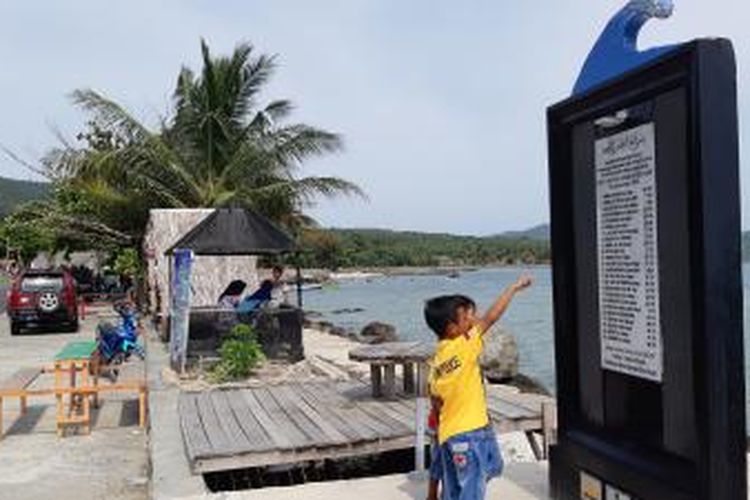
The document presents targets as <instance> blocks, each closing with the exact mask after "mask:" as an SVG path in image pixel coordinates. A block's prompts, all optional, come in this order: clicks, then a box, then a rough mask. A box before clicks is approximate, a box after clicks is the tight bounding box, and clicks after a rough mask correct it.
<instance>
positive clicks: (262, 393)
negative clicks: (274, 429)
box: [252, 387, 312, 448]
mask: <svg viewBox="0 0 750 500" xmlns="http://www.w3.org/2000/svg"><path fill="white" fill-rule="evenodd" d="M252 392H253V395H254V396H255V397H256V398H257V399H258V402H259V403H260V404H261V406H263V408H264V409H265V410H266V412H268V415H269V416H270V417H271V419H272V420H273V421H274V422H276V425H277V426H278V427H279V428H281V429H282V432H283V433H284V434H285V435H286V436H287V437H288V438H289V440H290V441H291V443H292V447H294V448H305V447H308V446H310V445H311V444H312V442H311V441H310V438H308V437H307V435H306V434H305V433H304V432H302V431H301V430H300V429H298V428H297V426H296V425H295V423H294V422H293V421H292V420H290V419H289V416H288V415H287V414H286V412H285V411H284V409H283V408H281V406H279V404H278V403H277V402H276V400H275V399H274V397H273V396H272V395H271V393H269V392H268V391H267V390H266V389H264V388H262V387H260V388H256V389H252Z"/></svg>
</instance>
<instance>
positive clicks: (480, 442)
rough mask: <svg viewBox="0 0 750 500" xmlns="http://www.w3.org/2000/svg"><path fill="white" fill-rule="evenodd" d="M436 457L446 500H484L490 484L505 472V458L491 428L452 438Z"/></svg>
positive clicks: (443, 495) (431, 469) (441, 447)
mask: <svg viewBox="0 0 750 500" xmlns="http://www.w3.org/2000/svg"><path fill="white" fill-rule="evenodd" d="M435 454H436V455H438V457H437V458H438V459H439V462H440V464H441V467H440V469H442V470H440V471H439V472H440V473H441V476H440V479H441V480H442V483H443V485H442V495H441V496H442V499H443V500H480V499H483V498H484V495H485V492H486V489H487V482H488V481H489V480H490V479H492V478H493V477H497V476H499V475H500V474H501V473H502V471H503V457H502V455H501V454H500V448H499V447H498V446H497V438H496V436H495V431H494V430H493V429H492V427H490V426H487V427H484V428H482V429H477V430H475V431H471V432H465V433H463V434H458V435H456V436H453V437H452V438H449V439H448V440H447V441H446V442H445V443H443V445H442V446H440V449H439V451H438V452H436V453H435ZM435 454H434V455H435ZM434 455H433V456H434ZM436 472H438V470H437V467H436ZM430 475H431V476H432V475H433V468H432V467H430ZM433 477H434V476H433Z"/></svg>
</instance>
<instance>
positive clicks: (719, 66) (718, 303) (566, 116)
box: [547, 39, 747, 500]
mask: <svg viewBox="0 0 750 500" xmlns="http://www.w3.org/2000/svg"><path fill="white" fill-rule="evenodd" d="M623 111H625V113H623ZM618 112H620V113H619V114H618ZM612 116H619V121H617V120H614V121H612V120H610V122H609V125H607V126H606V127H604V126H602V125H601V124H602V123H603V122H602V120H601V119H602V118H604V117H612ZM547 119H548V134H549V155H550V158H549V172H550V205H551V223H552V256H553V293H554V324H555V351H556V364H557V367H556V370H557V396H558V418H559V420H558V427H559V431H558V433H559V434H558V443H557V445H556V446H555V447H553V449H552V450H551V452H550V483H551V491H552V494H553V496H554V497H555V498H557V499H566V500H567V499H576V500H578V499H579V498H581V473H582V472H583V473H585V474H586V475H587V476H590V477H593V478H597V479H598V480H600V481H601V483H602V485H610V486H612V487H614V488H616V489H617V490H618V491H621V492H624V493H626V494H628V495H630V497H631V498H633V499H636V498H639V499H645V500H650V499H658V500H670V499H674V500H678V499H679V500H683V499H685V500H687V499H696V500H697V499H701V500H708V499H715V500H719V499H720V500H740V499H741V500H746V498H747V468H746V448H747V438H746V430H745V382H744V359H743V352H744V351H743V340H742V305H743V303H742V279H741V248H740V240H741V235H740V202H739V169H738V134H737V102H736V77H735V62H734V52H733V49H732V45H731V43H730V42H729V41H728V40H723V39H711V40H697V41H694V42H690V43H687V44H684V45H682V46H680V47H679V48H676V49H674V50H673V51H672V52H669V53H667V54H666V55H664V56H662V57H660V58H659V59H657V60H655V61H654V62H652V63H649V64H648V65H646V66H644V67H642V68H639V69H636V70H633V71H630V72H628V73H626V74H624V75H622V76H621V77H618V78H616V79H614V80H612V81H610V82H607V83H605V84H603V85H600V86H597V87H595V88H593V89H591V90H589V91H587V92H585V93H584V94H581V95H577V96H574V97H572V98H570V99H567V100H565V101H563V102H561V103H558V104H556V105H554V106H552V107H551V108H549V109H548V115H547ZM644 123H653V124H654V129H655V143H656V145H655V149H656V167H655V176H656V189H657V197H656V198H657V207H656V211H657V219H658V233H657V240H658V241H657V249H658V250H657V254H658V260H659V280H658V281H659V284H658V286H659V294H660V301H659V302H660V306H659V312H660V325H661V343H662V356H663V375H662V379H661V381H660V382H653V381H650V380H647V379H644V378H639V377H633V376H630V375H625V374H621V373H616V372H613V371H609V370H605V369H603V368H602V364H601V342H600V331H599V322H598V321H599V316H598V315H599V311H598V309H599V304H598V277H597V273H598V268H597V262H598V261H597V255H598V254H597V219H596V218H597V214H596V189H595V187H596V186H595V164H594V142H595V141H596V140H597V139H598V138H600V137H606V136H607V135H610V134H613V133H617V132H619V131H622V130H627V129H630V128H633V127H636V126H638V125H641V124H644ZM601 498H605V494H604V491H602V496H601Z"/></svg>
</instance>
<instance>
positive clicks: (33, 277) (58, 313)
mask: <svg viewBox="0 0 750 500" xmlns="http://www.w3.org/2000/svg"><path fill="white" fill-rule="evenodd" d="M7 310H8V317H9V318H10V334H11V335H16V334H18V333H20V331H21V328H24V327H29V326H54V325H63V326H65V327H67V329H69V331H73V332H75V331H77V330H78V299H77V297H76V285H75V281H74V280H73V277H72V276H71V275H70V273H68V272H67V271H62V270H44V271H43V270H38V269H27V270H25V271H22V272H21V273H20V274H19V275H18V276H16V278H15V279H14V280H13V284H12V285H11V288H10V290H8V301H7Z"/></svg>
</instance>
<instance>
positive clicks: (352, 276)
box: [331, 271, 385, 281]
mask: <svg viewBox="0 0 750 500" xmlns="http://www.w3.org/2000/svg"><path fill="white" fill-rule="evenodd" d="M383 276H385V275H384V274H383V273H366V272H361V271H354V272H350V273H331V279H332V280H334V281H340V280H371V279H373V278H382V277H383Z"/></svg>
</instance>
